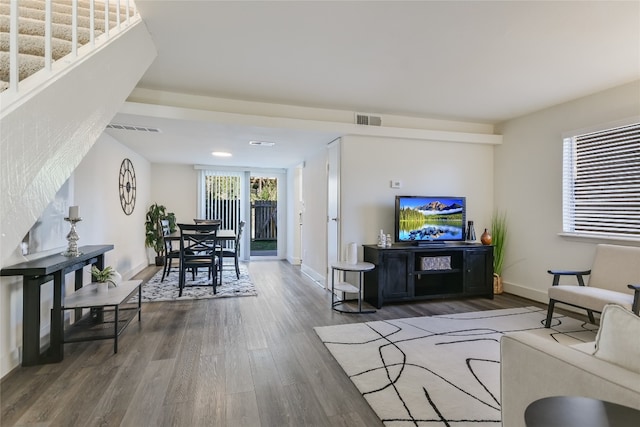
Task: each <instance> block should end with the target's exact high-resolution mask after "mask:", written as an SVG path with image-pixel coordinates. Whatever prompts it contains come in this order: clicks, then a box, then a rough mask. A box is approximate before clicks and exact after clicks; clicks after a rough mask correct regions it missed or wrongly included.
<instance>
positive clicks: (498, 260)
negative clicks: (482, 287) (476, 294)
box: [491, 212, 507, 294]
mask: <svg viewBox="0 0 640 427" xmlns="http://www.w3.org/2000/svg"><path fill="white" fill-rule="evenodd" d="M491 233H492V236H491V237H492V243H493V293H494V294H501V293H502V292H503V287H502V268H503V265H502V264H503V262H504V252H505V245H506V243H507V215H506V214H505V213H499V212H495V213H494V214H493V217H492V218H491Z"/></svg>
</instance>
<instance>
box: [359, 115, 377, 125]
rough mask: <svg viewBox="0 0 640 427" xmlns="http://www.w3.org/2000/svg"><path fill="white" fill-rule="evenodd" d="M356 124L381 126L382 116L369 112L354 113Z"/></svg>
mask: <svg viewBox="0 0 640 427" xmlns="http://www.w3.org/2000/svg"><path fill="white" fill-rule="evenodd" d="M356 124H357V125H365V126H382V118H380V117H379V116H372V115H371V114H362V113H356Z"/></svg>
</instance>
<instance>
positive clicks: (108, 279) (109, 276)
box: [91, 265, 118, 293]
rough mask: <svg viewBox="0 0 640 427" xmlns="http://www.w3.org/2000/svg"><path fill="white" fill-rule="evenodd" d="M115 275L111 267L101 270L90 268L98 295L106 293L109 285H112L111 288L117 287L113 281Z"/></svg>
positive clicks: (94, 267)
mask: <svg viewBox="0 0 640 427" xmlns="http://www.w3.org/2000/svg"><path fill="white" fill-rule="evenodd" d="M117 275H118V273H117V272H116V271H115V270H114V269H113V267H111V266H107V267H105V268H103V269H102V270H100V269H99V268H98V267H96V266H95V265H93V266H91V276H92V277H93V280H95V281H96V282H97V283H98V288H97V289H98V293H105V292H108V291H109V283H113V286H118V284H117V283H116V281H115V280H114V279H115V277H116V276H117Z"/></svg>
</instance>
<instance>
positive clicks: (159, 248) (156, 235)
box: [144, 203, 176, 266]
mask: <svg viewBox="0 0 640 427" xmlns="http://www.w3.org/2000/svg"><path fill="white" fill-rule="evenodd" d="M162 220H168V221H169V231H170V232H171V233H173V232H174V231H176V216H175V215H174V214H173V213H172V212H167V208H166V207H165V206H163V205H159V204H157V203H154V204H152V205H151V206H149V210H148V211H147V220H146V221H145V223H144V225H145V235H146V237H145V242H144V243H145V245H146V246H147V247H148V248H153V250H154V251H155V252H156V265H157V266H161V265H163V264H164V235H163V231H162V223H161V221H162Z"/></svg>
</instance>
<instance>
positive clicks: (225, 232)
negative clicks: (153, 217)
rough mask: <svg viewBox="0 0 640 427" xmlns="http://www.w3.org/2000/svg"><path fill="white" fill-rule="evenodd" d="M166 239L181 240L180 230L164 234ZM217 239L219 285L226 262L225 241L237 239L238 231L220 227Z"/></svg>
mask: <svg viewBox="0 0 640 427" xmlns="http://www.w3.org/2000/svg"><path fill="white" fill-rule="evenodd" d="M164 238H165V239H167V240H171V241H176V242H180V231H175V232H173V233H171V234H169V235H167V236H164ZM216 240H218V247H219V248H220V257H219V260H220V261H219V262H220V281H219V283H218V285H222V266H223V265H224V263H223V262H222V259H223V258H222V250H223V247H224V243H225V242H227V241H235V240H236V231H235V230H232V229H219V230H218V231H217V233H216Z"/></svg>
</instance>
